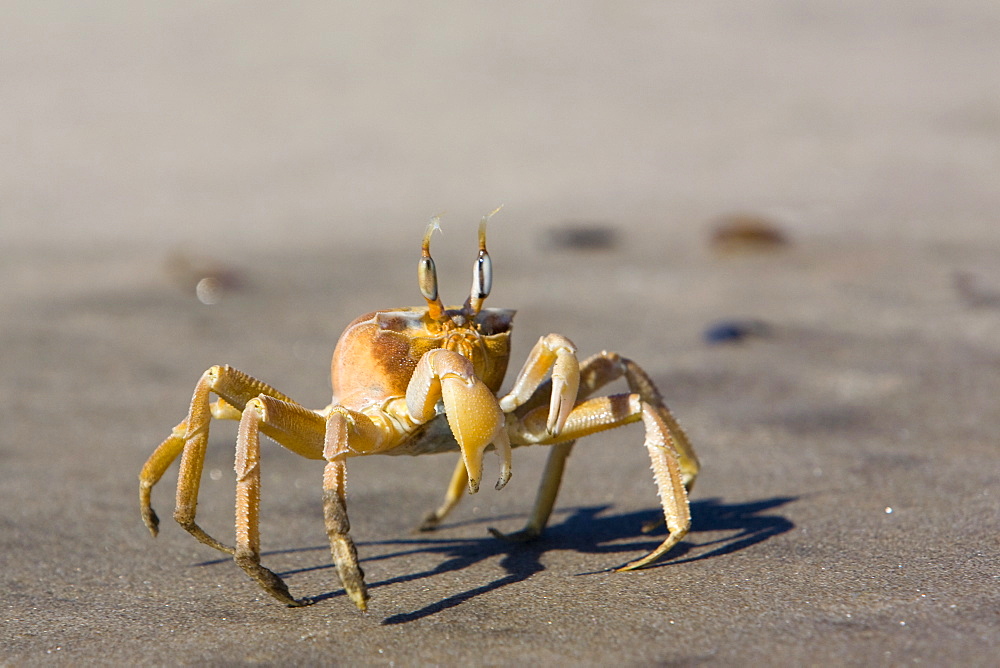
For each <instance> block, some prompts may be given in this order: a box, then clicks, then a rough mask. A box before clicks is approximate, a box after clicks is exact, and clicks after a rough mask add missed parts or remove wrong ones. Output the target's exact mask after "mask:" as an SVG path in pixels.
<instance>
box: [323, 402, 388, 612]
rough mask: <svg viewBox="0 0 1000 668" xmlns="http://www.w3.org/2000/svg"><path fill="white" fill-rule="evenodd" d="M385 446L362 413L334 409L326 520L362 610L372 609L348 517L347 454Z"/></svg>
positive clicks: (326, 448) (327, 452) (340, 567)
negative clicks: (346, 487)
mask: <svg viewBox="0 0 1000 668" xmlns="http://www.w3.org/2000/svg"><path fill="white" fill-rule="evenodd" d="M381 445H382V434H381V433H380V432H379V430H378V429H377V428H376V427H375V425H374V424H373V423H372V421H371V420H370V419H369V418H368V417H367V416H365V415H362V414H361V413H355V412H353V411H349V410H347V409H346V408H342V407H339V406H337V407H334V408H333V410H332V411H331V412H330V414H329V415H328V416H327V419H326V434H325V436H324V444H323V458H324V459H326V467H325V468H324V470H323V517H324V520H325V522H326V535H327V538H328V539H329V541H330V554H331V556H332V557H333V563H334V564H335V565H336V567H337V575H338V576H339V577H340V582H341V584H342V585H343V586H344V591H346V592H347V595H348V596H349V597H350V598H351V600H352V601H353V602H354V605H356V606H357V607H358V609H359V610H361V611H362V612H364V611H365V610H367V609H368V587H367V586H366V585H365V572H364V571H363V570H362V569H361V565H360V564H359V563H358V550H357V548H356V547H355V545H354V540H353V539H352V538H351V534H350V531H351V522H350V520H349V519H348V517H347V497H346V493H345V483H346V479H347V455H348V453H350V452H358V451H364V452H376V451H378V449H379V448H380V446H381Z"/></svg>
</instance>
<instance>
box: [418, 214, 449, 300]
mask: <svg viewBox="0 0 1000 668" xmlns="http://www.w3.org/2000/svg"><path fill="white" fill-rule="evenodd" d="M440 229H441V219H440V217H438V216H434V217H433V218H431V222H430V223H428V224H427V231H426V232H425V233H424V241H423V244H422V246H421V249H420V263H419V264H418V265H417V283H418V285H419V286H420V294H422V295H423V296H424V299H426V300H427V314H428V315H429V316H430V317H431V319H433V320H440V319H441V317H442V315H443V313H444V305H443V304H442V303H441V299H440V297H439V296H438V280H437V268H436V267H435V266H434V259H433V258H432V257H431V235H432V234H433V233H434V230H440Z"/></svg>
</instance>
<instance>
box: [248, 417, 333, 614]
mask: <svg viewBox="0 0 1000 668" xmlns="http://www.w3.org/2000/svg"><path fill="white" fill-rule="evenodd" d="M284 406H292V405H291V404H284ZM294 408H298V409H299V410H305V409H301V408H300V407H298V406H294ZM282 409H283V405H282V402H281V401H280V400H278V399H272V398H270V397H258V398H256V399H251V400H250V401H249V402H248V403H247V405H246V407H245V408H244V409H243V416H242V418H241V419H240V427H239V435H238V436H237V439H236V463H235V466H234V468H235V470H236V550H235V554H234V559H235V561H236V563H237V564H238V565H239V566H240V568H242V569H243V570H244V571H246V573H247V575H249V576H250V577H251V578H252V579H253V580H255V581H256V582H257V584H259V585H260V586H261V588H262V589H263V590H264V591H266V592H267V593H268V594H270V595H271V596H273V597H274V598H276V599H278V600H279V601H281V602H282V603H284V604H286V605H288V606H292V607H295V606H300V605H307V604H309V603H311V602H312V601H310V600H309V599H303V600H301V601H297V600H295V599H294V598H293V597H292V595H291V593H290V592H289V591H288V586H287V585H286V584H285V582H284V581H283V580H282V579H281V578H280V577H278V575H276V574H275V573H273V572H272V571H270V570H269V569H267V568H265V567H264V566H262V565H261V563H260V521H259V520H260V518H259V516H258V510H259V508H260V426H261V423H262V422H265V421H272V420H274V419H275V417H276V416H277V414H280V413H281V412H282ZM314 416H315V414H314ZM285 417H288V416H285ZM317 417H318V416H317Z"/></svg>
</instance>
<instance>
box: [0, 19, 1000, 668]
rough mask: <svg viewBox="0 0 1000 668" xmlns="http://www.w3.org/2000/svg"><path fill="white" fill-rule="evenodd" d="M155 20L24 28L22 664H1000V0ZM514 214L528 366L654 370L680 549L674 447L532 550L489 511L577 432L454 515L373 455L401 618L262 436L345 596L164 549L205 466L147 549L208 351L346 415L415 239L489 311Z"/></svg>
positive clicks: (587, 455)
mask: <svg viewBox="0 0 1000 668" xmlns="http://www.w3.org/2000/svg"><path fill="white" fill-rule="evenodd" d="M130 7H132V8H130V9H124V8H114V7H109V6H99V5H94V6H80V5H78V4H76V3H64V5H63V6H60V7H58V8H53V9H52V13H51V14H50V13H47V12H46V11H44V10H42V9H39V8H38V7H37V6H36V5H34V4H29V3H24V4H23V5H22V6H21V7H18V6H17V5H14V6H12V7H10V8H5V9H4V10H3V13H4V14H6V16H5V17H4V20H3V21H0V25H2V26H3V27H2V28H0V31H2V33H3V34H2V35H0V37H2V39H0V45H2V46H0V53H2V55H3V58H2V59H0V63H2V64H0V68H2V69H0V73H2V76H0V91H2V96H3V99H4V100H5V103H4V105H3V107H2V108H0V122H2V124H3V126H4V127H6V128H7V130H6V131H5V133H6V134H7V136H8V137H10V138H11V141H10V142H9V143H8V144H6V146H5V148H4V152H5V154H6V155H7V156H8V159H6V160H4V161H2V163H3V164H2V165H0V189H2V191H0V192H2V194H0V231H2V236H0V242H2V246H0V284H2V285H3V286H4V288H3V290H2V292H0V309H2V319H0V337H2V339H0V340H2V342H3V345H2V359H3V364H2V373H0V397H2V400H3V405H4V410H3V416H4V419H3V423H4V427H3V429H2V431H0V471H2V473H0V564H2V580H0V590H2V592H3V593H2V594H0V602H2V606H3V616H2V619H3V623H2V628H0V662H2V663H5V664H10V665H26V664H28V665H30V664H36V663H42V662H48V661H56V662H59V663H66V664H70V663H72V664H79V663H83V664H122V663H130V664H146V665H149V664H202V663H209V664H242V663H265V664H267V663H292V664H305V663H317V662H323V663H331V664H341V663H342V664H362V665H368V664H374V665H417V664H438V665H459V664H471V665H484V664H485V665H504V664H513V663H525V662H527V663H541V662H548V663H552V664H556V665H562V664H570V663H572V664H577V665H607V664H610V663H617V664H622V665H643V664H680V665H687V664H695V663H699V664H701V663H704V664H709V665H729V664H745V663H749V662H763V661H767V662H768V663H769V664H772V665H808V664H817V665H818V664H837V665H909V664H929V665H942V664H948V665H984V666H985V665H994V664H995V657H996V655H997V653H998V651H1000V615H998V610H1000V592H998V587H997V565H996V564H997V557H998V539H997V535H998V530H997V529H998V526H1000V500H998V497H997V485H998V481H1000V449H998V447H997V431H998V428H997V425H998V423H1000V403H998V400H997V398H998V397H1000V263H998V259H1000V224H998V218H997V211H998V210H1000V188H998V187H997V181H996V174H997V170H998V168H1000V148H998V147H1000V74H998V72H997V69H996V67H995V64H996V62H997V57H998V56H1000V46H998V44H1000V42H997V40H996V39H995V37H996V35H997V33H998V30H1000V9H998V8H997V7H996V5H994V4H992V3H977V2H961V3H957V4H952V5H949V6H947V7H945V6H941V5H938V4H934V3H929V2H928V3H924V2H917V3H912V2H908V3H903V2H899V3H887V4H883V5H881V6H880V8H879V9H878V10H877V11H876V10H875V9H873V8H871V7H870V6H869V5H868V4H867V3H860V2H857V3H841V4H840V5H838V6H837V7H833V6H828V5H827V4H826V3H812V2H809V3H791V2H788V3H785V2H768V3H755V4H754V7H753V9H750V8H745V9H741V8H734V7H733V6H732V5H731V3H700V4H699V6H698V7H695V8H692V7H684V8H680V7H669V6H664V5H662V4H660V3H636V4H626V5H624V6H623V7H621V8H616V9H615V10H612V9H610V8H605V6H604V5H603V4H601V3H592V4H588V3H583V4H578V5H575V6H574V7H575V8H574V9H566V8H563V9H562V10H559V11H557V10H555V9H552V8H549V9H543V8H541V7H535V6H533V5H531V4H528V3H525V4H516V3H515V4H509V5H506V4H505V5H503V6H502V7H500V6H497V7H495V8H486V7H476V8H471V7H467V6H465V5H463V4H455V5H453V6H452V5H436V6H435V8H434V9H433V10H431V9H429V8H426V7H425V8H424V9H423V10H419V9H417V7H416V6H414V7H413V8H410V6H408V5H407V6H405V7H404V6H392V7H388V6H386V7H381V8H378V7H375V6H369V7H367V8H365V9H350V8H348V7H345V6H342V5H339V4H335V5H332V6H329V7H328V8H326V9H319V8H315V7H301V8H290V9H289V8H284V9H282V10H281V11H280V12H279V11H278V10H277V9H271V8H270V5H266V4H261V5H245V4H241V5H228V4H216V5H212V6H211V7H199V8H188V9H187V10H182V9H180V8H165V7H160V8H156V7H143V8H140V7H139V6H138V5H136V6H134V7H133V6H130ZM501 202H503V203H504V204H505V205H506V206H505V208H504V209H503V211H501V212H500V213H499V214H497V215H496V217H495V218H494V219H493V220H492V222H491V227H490V252H491V255H492V257H493V260H494V266H495V283H494V290H493V293H492V295H491V296H490V298H489V301H488V304H489V305H491V306H498V307H501V306H502V307H511V308H516V309H518V315H517V318H516V320H515V334H514V354H513V360H512V369H516V368H518V367H519V365H520V364H521V362H522V361H523V360H524V358H525V356H526V355H527V352H528V350H529V349H530V347H531V345H532V344H533V343H534V341H535V340H536V339H537V337H538V336H540V335H542V334H545V333H548V332H560V333H563V334H565V335H567V336H569V337H570V338H571V339H572V340H573V341H574V342H575V343H576V344H577V346H578V348H579V350H580V353H581V355H583V356H587V355H590V354H592V353H594V352H598V351H600V350H602V349H608V350H615V351H619V352H621V353H622V354H624V355H627V356H629V357H632V358H634V359H635V360H637V361H638V362H639V363H640V364H641V365H642V366H643V367H644V368H645V369H646V370H647V371H648V372H649V374H650V375H651V376H652V378H653V379H654V380H655V382H656V383H657V384H658V385H659V387H660V388H661V390H662V392H663V394H664V396H665V397H666V400H667V403H668V404H669V405H670V406H671V408H672V409H673V410H674V412H675V414H676V415H677V416H678V418H679V419H680V421H681V422H682V424H683V425H684V427H685V428H686V430H687V432H688V434H689V436H690V438H691V440H692V442H693V443H694V445H695V448H696V450H697V452H698V454H699V456H700V458H701V461H702V466H703V468H702V474H701V476H700V477H699V479H698V482H697V485H696V487H695V489H694V492H693V494H692V496H691V509H692V516H693V521H692V530H691V532H690V533H689V534H688V536H687V538H686V539H685V540H684V541H683V543H682V544H681V545H680V546H678V547H677V548H676V549H675V550H674V551H673V552H671V553H670V554H669V555H668V557H667V558H666V559H665V560H664V561H663V562H662V564H660V565H657V566H656V567H654V568H650V569H647V570H644V571H640V572H632V573H615V572H610V571H609V570H608V569H609V568H612V567H615V566H618V565H621V564H623V563H624V562H626V561H628V560H631V559H634V558H636V557H638V556H640V555H642V554H643V553H644V551H648V550H650V549H652V548H653V547H654V546H655V545H657V544H658V543H659V541H660V540H662V538H663V534H662V531H661V532H659V533H654V534H652V535H649V534H644V533H642V530H641V529H642V526H643V524H645V523H647V522H649V521H650V520H653V519H655V518H656V517H657V513H658V512H659V511H658V502H657V498H656V493H655V487H654V485H653V482H652V475H651V473H650V471H649V466H648V459H647V456H646V453H645V450H644V448H643V447H642V441H643V431H642V427H641V426H630V427H628V428H623V429H620V430H615V431H612V432H607V433H604V434H601V435H597V436H594V437H591V438H588V439H585V440H583V441H581V442H580V443H579V444H578V445H577V447H576V449H575V450H574V453H573V455H572V457H571V459H570V461H569V465H568V469H567V473H566V477H565V480H564V482H563V487H562V491H561V493H560V497H559V501H558V504H557V506H556V510H555V513H554V514H553V517H552V520H551V522H550V526H549V529H548V531H547V533H546V534H545V536H544V537H543V538H542V539H541V540H539V541H537V542H534V543H531V544H527V545H521V544H510V543H506V542H503V541H499V540H497V539H495V538H493V537H492V536H491V535H490V534H489V533H488V531H487V529H488V528H490V527H496V528H499V529H501V530H503V531H514V530H516V529H518V528H520V526H521V525H522V523H523V522H524V521H525V519H526V517H527V514H528V513H529V511H530V509H531V504H532V500H533V498H534V493H535V487H536V485H537V482H538V479H539V477H540V475H541V469H542V466H543V464H544V458H545V454H546V453H545V450H544V448H541V447H538V448H522V449H517V450H515V451H514V476H513V479H512V480H511V482H510V483H509V484H508V486H507V487H506V488H505V489H504V490H502V491H500V492H497V491H494V490H493V489H492V484H490V481H491V479H492V478H493V477H494V476H495V475H496V474H497V461H496V458H495V457H493V456H492V455H490V456H487V458H486V472H485V476H484V480H485V482H486V483H487V484H484V485H483V489H482V491H481V492H480V493H479V494H478V495H476V496H470V497H468V498H465V499H464V500H463V502H462V504H461V505H460V506H459V507H458V509H457V510H456V511H455V512H454V514H453V515H452V516H451V517H449V518H448V520H447V521H446V522H445V523H444V525H443V526H442V527H441V528H440V530H439V531H437V532H435V533H430V534H427V533H424V534H416V533H414V532H413V528H414V526H415V525H416V524H417V523H418V522H419V521H420V519H421V518H422V517H423V515H424V514H425V513H426V512H427V511H428V510H430V509H431V508H433V507H434V506H435V505H436V504H437V503H438V502H439V501H440V499H441V497H442V495H443V493H444V489H445V486H446V485H447V482H448V478H449V476H450V473H451V469H452V466H453V463H454V461H453V458H452V456H451V455H437V456H427V457H418V458H409V457H370V458H359V459H355V460H351V462H350V466H349V482H348V494H349V496H348V504H349V512H350V516H351V521H352V535H353V536H354V538H355V540H356V541H357V543H358V547H359V551H360V554H361V559H362V566H363V568H364V570H365V572H366V577H367V581H368V583H369V585H370V588H371V589H370V591H371V595H372V599H371V602H370V607H369V611H368V613H367V614H361V613H359V612H358V611H357V610H356V609H355V608H354V607H353V606H352V605H351V603H350V601H349V600H348V599H347V597H346V596H345V595H344V594H343V591H342V590H341V588H340V586H339V583H338V580H337V576H336V573H335V571H334V569H333V567H332V566H331V564H330V558H329V548H328V546H327V544H326V535H325V532H324V529H323V520H322V503H321V496H320V490H321V479H322V465H321V464H320V463H317V462H315V461H307V460H305V459H301V458H299V457H296V456H295V455H292V454H291V453H288V452H286V451H283V450H281V449H280V448H279V447H277V446H275V445H273V444H272V443H267V444H265V445H264V451H263V455H262V463H261V468H262V475H263V493H262V501H261V534H262V537H263V538H262V540H263V550H264V563H265V565H268V566H269V567H270V568H271V569H272V570H274V571H276V572H278V573H280V574H282V575H283V576H284V577H285V579H286V581H287V583H288V584H289V586H290V588H291V589H292V591H293V593H294V594H296V595H298V596H311V597H314V598H316V599H318V600H317V602H316V604H315V605H312V606H310V607H307V608H302V609H288V608H285V607H283V606H282V605H280V604H278V603H277V602H275V601H273V600H271V599H270V598H269V597H267V596H266V595H263V594H262V593H261V592H260V591H259V590H258V588H257V587H256V585H255V584H254V583H252V582H251V581H250V580H249V579H248V578H247V577H246V576H245V575H244V574H243V573H242V571H240V570H239V568H238V567H236V566H235V565H234V564H233V563H232V562H231V561H229V560H227V559H220V557H221V556H222V555H220V554H218V553H215V552H213V551H212V550H211V549H209V548H207V547H205V546H203V545H201V544H199V543H197V542H196V541H195V540H194V539H193V538H191V537H190V536H189V535H188V534H186V533H185V532H184V531H183V530H182V529H181V528H180V527H178V526H177V525H176V524H175V523H173V522H172V521H171V520H170V514H171V509H172V506H173V489H174V484H175V483H176V466H175V467H173V468H172V469H171V470H170V471H169V472H168V473H167V475H166V476H165V477H164V479H163V480H162V482H161V483H160V485H158V486H157V487H156V488H155V489H154V496H153V499H154V504H155V507H156V508H157V509H158V511H159V514H160V516H161V518H163V523H162V526H161V532H160V535H159V537H158V538H156V539H155V540H154V539H152V538H151V537H150V536H149V533H148V531H147V530H146V529H145V527H144V526H143V525H142V522H141V520H140V518H139V512H138V499H137V497H138V494H137V492H138V484H137V474H138V471H139V469H140V468H141V466H142V464H143V462H144V461H145V459H146V457H147V456H148V455H149V453H150V452H152V450H153V448H154V447H155V446H156V445H157V444H158V443H159V442H160V441H161V440H162V439H163V438H164V437H165V436H166V435H167V434H168V433H169V430H170V429H171V427H172V426H173V425H174V424H176V423H177V422H178V421H179V420H180V419H181V418H183V416H184V414H185V411H186V410H187V404H188V401H189V398H190V395H191V391H192V389H193V387H194V384H195V382H196V381H197V379H198V377H199V375H200V374H201V372H202V371H203V370H204V369H206V368H207V367H209V366H211V365H213V364H223V363H225V364H231V365H233V366H235V367H237V368H239V369H242V370H244V371H247V372H249V373H252V374H253V375H255V376H257V377H258V378H261V379H263V380H265V381H266V382H268V383H270V384H272V385H274V386H275V387H277V388H279V389H280V390H281V391H283V392H285V393H286V394H288V395H290V396H292V397H294V398H295V399H297V400H298V401H301V402H302V403H305V404H307V405H309V406H311V407H316V408H319V407H322V406H323V405H325V404H326V403H327V402H328V401H329V379H328V377H329V371H328V370H329V356H330V353H331V351H332V348H333V345H334V343H335V342H336V339H337V337H338V336H339V333H340V331H341V330H342V329H343V327H344V326H345V325H346V324H347V323H348V322H350V321H351V320H352V319H353V318H354V317H356V316H357V315H359V314H362V313H364V312H366V311H370V310H372V309H376V308H389V307H394V306H401V305H409V304H415V303H418V302H419V301H420V294H419V291H418V288H417V284H416V272H415V271H414V270H415V267H416V261H417V258H418V257H419V242H420V236H421V234H422V232H423V226H424V224H425V223H426V220H427V219H428V218H429V217H430V216H431V215H434V214H436V213H439V212H441V211H445V213H444V218H443V223H442V225H443V228H444V232H443V233H442V234H440V235H436V236H435V237H434V255H435V258H436V260H437V262H438V271H439V273H440V276H441V283H442V292H443V295H444V297H445V298H446V299H447V300H449V301H461V300H462V299H464V295H465V293H466V291H467V290H468V280H469V273H470V271H469V265H470V264H471V263H472V261H473V259H474V258H475V250H476V246H475V243H476V237H475V230H476V223H477V222H478V218H479V216H481V215H482V214H483V213H486V212H488V211H489V210H491V209H492V208H494V207H495V206H496V205H497V204H498V203H501ZM734 217H736V220H737V222H739V221H742V222H743V223H746V222H747V221H750V222H754V221H756V222H757V223H763V224H766V225H769V226H773V228H774V229H777V230H780V232H781V239H780V240H778V241H774V240H772V243H768V242H766V241H764V242H760V241H759V239H760V235H756V236H755V235H752V234H751V235H746V234H744V235H742V236H741V235H731V236H730V238H729V241H728V242H724V241H720V239H719V237H718V236H713V235H716V233H717V230H718V229H719V226H720V225H725V224H727V223H729V224H731V223H732V222H733V220H734ZM755 240H757V241H755ZM205 278H211V279H214V280H215V281H216V283H215V289H214V290H211V289H210V290H206V283H204V282H203V283H201V286H202V290H201V292H200V293H199V292H197V291H196V285H197V284H198V283H199V281H201V280H202V279H205ZM208 287H209V288H211V287H212V286H211V285H208ZM199 295H200V297H201V299H199ZM206 301H207V302H213V303H211V304H206V303H204V302H206ZM741 334H743V336H741ZM508 385H509V381H508ZM611 389H612V390H613V391H615V392H619V391H624V389H625V388H624V385H622V386H621V387H618V386H614V387H613V388H611ZM234 443H235V425H234V424H232V423H220V424H218V425H215V426H213V431H212V437H211V441H210V445H209V452H208V459H207V462H206V470H205V475H204V477H203V480H202V485H201V497H200V503H199V506H198V517H199V522H200V523H201V524H202V526H203V527H205V528H206V529H207V530H208V531H209V532H211V533H213V534H216V535H218V536H220V537H222V538H223V539H224V540H226V541H230V540H232V539H231V536H232V528H231V527H232V521H233V520H232V507H233V498H234V474H233V469H232V461H233V451H234Z"/></svg>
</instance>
